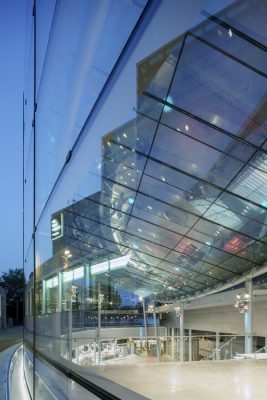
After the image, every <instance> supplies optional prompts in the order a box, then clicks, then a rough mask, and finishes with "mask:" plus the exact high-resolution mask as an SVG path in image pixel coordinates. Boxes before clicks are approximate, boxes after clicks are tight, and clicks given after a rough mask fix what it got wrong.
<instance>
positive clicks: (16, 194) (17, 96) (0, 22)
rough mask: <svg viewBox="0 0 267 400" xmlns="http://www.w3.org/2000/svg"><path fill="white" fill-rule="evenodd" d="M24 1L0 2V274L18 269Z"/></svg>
mask: <svg viewBox="0 0 267 400" xmlns="http://www.w3.org/2000/svg"><path fill="white" fill-rule="evenodd" d="M24 7H25V2H24V0H0V49H1V61H0V66H1V67H0V69H1V77H0V109H1V111H0V132H1V145H0V177H1V201H0V225H1V257H0V273H1V272H2V271H5V270H7V269H8V268H10V267H12V268H15V267H16V268H20V267H22V96H23V76H24V45H25V40H24V29H25V8H24Z"/></svg>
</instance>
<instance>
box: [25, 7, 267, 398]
mask: <svg viewBox="0 0 267 400" xmlns="http://www.w3.org/2000/svg"><path fill="white" fill-rule="evenodd" d="M225 4H226V3H225ZM32 7H33V16H31V15H32V13H31V8H32ZM180 7H181V4H180V2H179V1H163V2H160V1H147V0H139V1H127V0H116V1H107V0H101V1H77V2H74V1H69V0H67V1H63V0H62V1H60V0H58V1H54V0H49V1H46V0H45V1H44V0H37V1H36V2H35V3H34V4H32V3H31V1H29V2H28V14H29V15H30V16H31V17H29V21H28V24H27V52H26V54H27V55H26V62H25V65H26V68H25V71H26V73H25V93H24V270H25V274H26V278H27V281H28V285H27V290H26V307H25V314H26V316H25V349H24V358H25V368H26V369H27V377H28V384H29V388H30V391H31V393H32V396H33V397H34V398H38V399H39V398H40V399H42V398H45V399H47V398H50V397H45V396H51V394H49V395H48V392H47V386H50V384H51V386H52V387H53V388H54V389H53V390H54V392H55V393H56V394H58V393H59V392H61V393H62V396H63V397H62V398H72V396H75V393H77V391H78V390H81V391H82V390H85V389H82V387H81V386H79V387H80V389H78V388H76V389H74V387H76V386H75V385H78V384H81V382H80V381H79V379H81V378H79V376H80V377H81V376H84V374H89V378H88V375H86V376H87V382H88V381H90V379H91V384H92V382H93V384H95V385H96V383H95V382H94V378H93V377H92V376H91V377H90V373H92V374H93V373H94V367H95V366H99V365H112V364H114V363H115V361H122V362H123V360H125V359H126V358H127V359H128V360H135V362H136V363H138V362H139V361H140V360H144V359H149V360H150V361H151V360H152V362H156V361H157V360H158V359H159V357H160V355H161V356H162V355H165V356H166V355H169V358H168V357H167V356H166V357H165V360H166V361H168V360H170V357H171V359H175V357H174V354H176V353H177V354H178V353H179V351H180V352H181V348H180V350H179V351H178V350H177V351H176V350H174V349H177V348H178V347H179V340H180V339H179V335H178V333H179V331H178V330H177V332H175V335H174V336H175V338H176V339H174V336H173V339H171V338H169V332H168V324H166V321H165V317H164V313H162V312H157V307H160V306H161V305H162V304H169V303H179V304H182V303H183V301H185V299H188V298H190V297H194V296H196V295H199V294H201V293H205V292H208V291H209V290H218V291H219V290H222V288H224V286H225V285H228V284H229V282H235V280H236V279H238V278H240V276H242V274H246V273H249V272H250V271H251V270H253V269H255V268H261V266H262V265H263V263H264V262H265V261H266V259H267V219H266V217H267V211H266V210H267V189H266V181H267V175H266V154H267V149H266V138H267V124H266V93H267V84H266V82H267V81H266V61H267V59H266V47H265V46H266V43H265V42H264V40H265V39H266V37H267V32H266V29H267V28H266V26H267V24H265V22H266V21H265V22H264V15H266V12H267V10H266V2H264V1H261V0H253V1H246V0H245V1H243V2H230V5H229V2H227V7H226V8H223V7H224V2H221V4H220V6H219V5H217V7H220V9H216V10H215V9H214V7H215V5H214V4H213V5H211V4H209V2H208V4H206V5H205V8H204V9H203V10H204V11H202V14H199V12H200V10H201V8H202V7H203V1H196V2H194V5H191V6H190V7H189V6H185V5H184V4H183V7H184V8H185V9H184V10H183V13H184V14H185V15H186V16H187V17H186V18H184V21H181V24H177V18H176V16H177V15H179V13H180V12H181V9H180ZM215 8H216V7H215ZM263 10H264V11H263ZM264 12H265V14H264ZM255 21H258V23H257V24H255ZM193 25H194V27H192V26H193ZM159 26H160V27H161V29H160V34H159ZM174 340H175V341H174ZM203 340H204V339H203ZM225 340H226V341H227V340H228V339H225ZM229 340H230V339H229ZM174 343H175V344H174ZM196 343H197V341H196ZM203 343H204V344H203ZM203 343H202V344H203V346H204V347H203V349H204V350H205V346H206V343H205V342H204V341H203ZM211 343H214V341H213V339H211ZM238 343H239V342H238ZM202 344H201V346H202ZM199 346H200V345H199ZM201 346H200V347H201ZM200 347H199V348H200ZM204 350H203V351H204ZM196 353H197V354H198V355H201V354H200V353H199V351H198V350H196ZM177 354H176V355H177ZM177 357H178V356H177ZM163 360H164V357H162V361H163ZM142 362H143V361H142ZM71 363H72V364H71ZM50 364H51V365H53V368H55V369H56V370H57V373H58V375H60V377H59V378H58V381H57V382H56V381H55V378H53V373H52V372H51V371H52V367H51V369H50V366H49V365H50ZM77 364H78V365H79V366H80V368H81V369H80V370H79V373H78V372H77V370H76V375H75V377H76V378H75V379H74V378H73V376H72V377H71V376H70V375H68V376H67V375H64V373H63V372H62V370H60V368H62V369H64V368H65V369H68V370H69V369H70V370H71V369H72V368H74V369H75V366H77ZM98 373H99V374H100V376H101V370H99V369H98ZM77 376H78V378H77ZM83 379H84V378H83ZM144 379H145V377H144ZM51 382H52V383H51ZM105 385H106V383H105V380H104V378H103V381H102V389H103V390H104V389H105V390H106V386H105ZM96 386H99V384H98V385H96ZM100 386H101V385H100ZM83 388H84V386H83ZM75 390H77V391H76V392H75ZM112 390H113V389H112ZM112 390H111V391H112ZM107 392H108V390H106V394H105V395H107ZM93 393H95V395H96V396H98V395H99V396H100V394H99V393H100V392H97V393H98V394H96V392H93ZM113 394H114V393H113ZM83 395H84V394H81V396H83ZM92 396H93V395H92ZM129 396H130V395H129ZM81 398H83V397H81ZM92 398H104V397H92ZM105 398H106V397H105ZM108 398H109V397H108ZM112 398H113V397H112ZM116 398H123V397H116ZM128 398H130V397H128ZM136 398H139V397H136Z"/></svg>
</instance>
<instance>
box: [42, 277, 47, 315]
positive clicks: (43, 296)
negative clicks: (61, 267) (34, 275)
mask: <svg viewBox="0 0 267 400" xmlns="http://www.w3.org/2000/svg"><path fill="white" fill-rule="evenodd" d="M45 286H46V284H45V280H44V279H43V280H42V314H45Z"/></svg>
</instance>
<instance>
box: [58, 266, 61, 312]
mask: <svg viewBox="0 0 267 400" xmlns="http://www.w3.org/2000/svg"><path fill="white" fill-rule="evenodd" d="M57 301H58V307H57V310H58V312H61V311H62V272H59V273H58V298H57Z"/></svg>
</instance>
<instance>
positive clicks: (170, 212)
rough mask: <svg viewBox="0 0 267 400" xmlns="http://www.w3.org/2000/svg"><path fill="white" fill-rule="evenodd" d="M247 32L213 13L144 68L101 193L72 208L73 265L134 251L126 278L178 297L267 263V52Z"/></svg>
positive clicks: (112, 140)
mask: <svg viewBox="0 0 267 400" xmlns="http://www.w3.org/2000/svg"><path fill="white" fill-rule="evenodd" d="M239 12H240V15H239ZM248 12H250V11H248ZM234 13H235V14H234ZM253 13H254V14H253V16H251V18H252V19H253V20H255V19H256V14H257V10H253ZM244 16H246V19H247V18H249V17H248V16H247V14H246V13H245V11H244V10H243V8H242V7H241V9H240V10H239V9H238V7H237V8H236V9H231V20H236V21H239V24H240V23H241V22H240V21H241V20H242V18H243V17H244ZM246 23H248V21H247V22H246ZM238 26H239V25H238ZM248 34H249V32H246V34H242V32H239V30H238V29H237V28H235V27H233V26H231V25H229V24H228V22H226V21H225V16H224V18H223V21H220V19H218V18H217V19H215V20H214V19H210V20H208V21H206V22H205V23H203V24H202V25H200V26H198V27H197V28H196V29H195V30H192V31H190V32H187V33H186V34H185V35H184V36H182V37H179V38H178V39H177V40H175V41H173V42H171V43H170V44H167V45H166V46H165V47H164V48H162V49H160V50H159V51H158V53H157V54H153V55H152V56H151V57H150V58H149V57H148V58H147V59H146V60H145V61H144V62H143V63H142V62H141V63H140V64H139V65H138V83H139V85H138V101H137V117H136V119H134V120H132V121H130V122H128V123H127V124H124V125H123V126H121V127H119V128H118V129H115V130H114V131H112V132H110V133H109V134H107V135H106V136H104V137H103V141H102V146H103V148H102V165H101V168H102V187H101V191H100V192H98V193H96V194H94V195H92V196H89V197H87V198H85V199H83V200H81V201H79V202H77V203H74V204H73V205H72V206H70V207H68V208H66V209H64V210H62V212H63V213H64V215H65V224H66V225H67V227H68V229H67V231H66V230H65V231H66V232H68V233H67V236H68V243H69V244H70V245H69V247H70V246H71V251H72V253H73V255H74V262H82V260H83V259H84V258H86V260H88V259H89V260H90V263H91V265H94V264H97V263H99V262H101V260H106V259H112V258H117V257H120V256H122V255H126V254H128V255H129V256H130V261H129V262H128V263H127V264H126V265H125V266H124V267H123V268H120V269H117V270H115V271H113V272H112V274H113V276H115V277H117V278H119V279H120V281H121V282H122V283H121V284H122V286H124V287H125V288H126V289H127V288H129V287H130V286H131V279H133V278H134V279H135V285H137V287H138V290H139V292H142V290H143V292H144V293H146V295H151V296H154V295H157V296H158V297H162V298H165V299H170V300H172V299H178V298H180V297H183V296H187V295H193V294H195V293H196V292H199V291H203V290H207V289H209V288H214V287H217V286H218V285H223V284H224V283H227V282H229V281H231V280H233V279H234V278H235V277H238V276H240V275H242V274H243V273H245V272H248V271H250V270H251V269H252V268H253V267H254V266H261V265H262V264H263V263H264V262H265V261H266V260H267V241H266V239H267V189H266V187H267V185H266V184H267V174H266V172H267V170H266V156H267V148H266V138H267V122H266V115H267V114H266V108H267V106H266V99H267V80H266V65H267V56H266V48H265V47H264V46H265V45H264V42H262V43H261V44H259V42H258V40H259V36H257V41H256V39H255V38H254V36H255V35H252V36H251V37H250V36H248ZM129 277H130V279H129ZM135 287H136V286H135Z"/></svg>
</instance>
